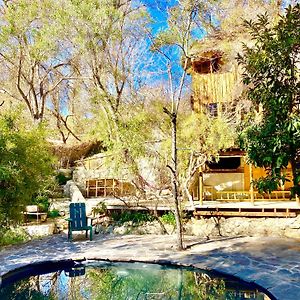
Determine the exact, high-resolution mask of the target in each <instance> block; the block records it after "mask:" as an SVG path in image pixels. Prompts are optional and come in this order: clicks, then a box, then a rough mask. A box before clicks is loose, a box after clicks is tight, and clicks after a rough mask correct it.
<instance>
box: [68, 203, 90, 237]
mask: <svg viewBox="0 0 300 300" xmlns="http://www.w3.org/2000/svg"><path fill="white" fill-rule="evenodd" d="M69 208H70V218H68V219H66V220H67V221H68V222H69V223H68V241H72V231H82V230H85V237H86V238H87V237H88V231H90V241H91V240H92V239H93V219H92V218H90V219H91V225H88V221H87V220H88V217H87V216H86V209H85V203H70V206H69Z"/></svg>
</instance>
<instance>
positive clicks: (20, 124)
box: [0, 113, 53, 227]
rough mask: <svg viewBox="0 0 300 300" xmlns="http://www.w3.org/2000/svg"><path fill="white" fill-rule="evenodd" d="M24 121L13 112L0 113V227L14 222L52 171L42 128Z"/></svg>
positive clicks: (44, 185)
mask: <svg viewBox="0 0 300 300" xmlns="http://www.w3.org/2000/svg"><path fill="white" fill-rule="evenodd" d="M25 124H26V122H24V120H22V119H20V118H18V114H16V113H6V114H3V115H1V116H0V227H2V226H7V225H9V224H11V223H14V222H16V221H18V220H19V219H20V217H21V214H20V212H21V211H22V210H23V209H24V206H25V205H26V204H29V203H30V202H31V201H32V198H33V196H34V195H36V194H38V192H42V191H43V190H44V189H45V188H46V187H47V186H48V185H49V182H50V181H51V178H52V174H53V170H52V163H53V157H52V155H51V154H50V151H49V149H48V147H47V143H46V142H45V139H44V136H45V131H44V129H43V128H42V127H36V128H33V129H27V128H26V126H25Z"/></svg>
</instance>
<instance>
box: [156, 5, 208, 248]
mask: <svg viewBox="0 0 300 300" xmlns="http://www.w3.org/2000/svg"><path fill="white" fill-rule="evenodd" d="M209 3H210V1H178V2H176V4H175V5H174V6H171V7H169V8H168V27H167V28H166V29H165V30H162V31H160V32H159V33H158V34H157V35H156V37H155V38H154V39H153V46H152V48H153V50H154V51H156V52H158V53H159V54H161V55H162V57H163V59H164V67H165V70H166V71H167V76H168V93H169V99H170V105H169V106H168V107H164V109H163V110H164V113H165V114H166V115H167V116H168V117H169V120H170V124H171V141H172V145H171V159H170V163H169V164H168V165H167V167H168V168H169V170H170V172H171V175H172V190H173V198H174V206H175V209H174V211H175V219H176V230H177V248H178V249H179V250H182V249H183V248H184V247H183V229H182V220H181V215H180V200H179V177H178V176H179V174H178V143H177V122H178V112H179V104H180V102H181V99H182V97H183V95H184V90H185V83H186V77H187V76H186V75H187V68H188V62H189V59H190V50H191V44H192V41H193V39H195V36H196V35H197V34H199V32H201V29H203V26H205V25H206V24H207V21H209V20H207V17H206V16H208V14H207V12H208V8H207V7H208V4H209ZM175 58H177V60H176V59H175ZM174 62H175V64H174ZM180 62H181V66H182V69H180V71H179V73H181V74H179V75H178V65H179V64H180ZM176 64H177V65H176Z"/></svg>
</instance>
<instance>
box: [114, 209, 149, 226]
mask: <svg viewBox="0 0 300 300" xmlns="http://www.w3.org/2000/svg"><path fill="white" fill-rule="evenodd" d="M112 219H113V220H114V221H115V222H118V223H120V224H123V223H126V222H132V224H133V225H141V224H143V223H145V222H151V221H153V220H154V217H153V216H152V215H151V214H150V213H146V212H139V211H123V212H121V213H113V214H112Z"/></svg>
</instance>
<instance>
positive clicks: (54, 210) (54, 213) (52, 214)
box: [48, 209, 59, 218]
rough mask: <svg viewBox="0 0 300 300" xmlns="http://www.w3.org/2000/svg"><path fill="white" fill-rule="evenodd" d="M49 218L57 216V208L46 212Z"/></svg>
mask: <svg viewBox="0 0 300 300" xmlns="http://www.w3.org/2000/svg"><path fill="white" fill-rule="evenodd" d="M48 217H49V218H57V217H59V211H58V210H57V209H52V210H50V211H49V212H48Z"/></svg>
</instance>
